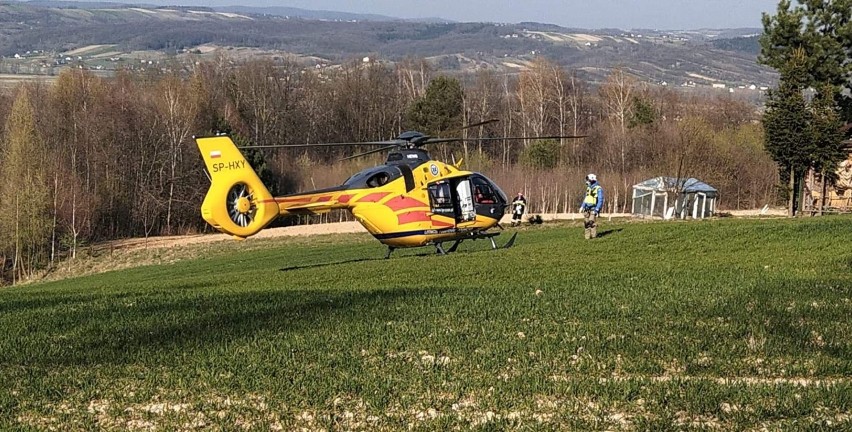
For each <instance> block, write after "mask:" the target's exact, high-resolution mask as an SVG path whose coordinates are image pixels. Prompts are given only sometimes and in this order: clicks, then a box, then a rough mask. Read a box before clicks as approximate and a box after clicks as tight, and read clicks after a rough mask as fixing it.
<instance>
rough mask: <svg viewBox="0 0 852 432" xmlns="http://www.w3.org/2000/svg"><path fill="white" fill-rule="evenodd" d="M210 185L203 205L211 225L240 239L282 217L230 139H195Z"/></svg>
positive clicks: (203, 213) (267, 191) (204, 212)
mask: <svg viewBox="0 0 852 432" xmlns="http://www.w3.org/2000/svg"><path fill="white" fill-rule="evenodd" d="M195 142H196V143H197V144H198V149H199V150H200V151H201V156H202V157H203V158H204V164H205V165H206V167H207V172H208V173H209V174H210V180H211V185H210V189H209V190H208V191H207V195H206V196H205V197H204V203H203V204H202V205H201V215H202V217H204V220H206V221H207V222H208V223H209V224H210V225H212V226H213V227H215V228H216V229H218V230H219V231H222V232H224V233H226V234H231V235H234V236H237V237H240V238H245V237H249V236H251V235H254V234H256V233H257V232H258V231H260V230H261V229H263V228H264V227H265V226H266V225H268V224H269V223H270V222H272V221H273V220H274V219H275V218H276V217H278V215H279V207H278V204H277V203H276V202H275V199H274V198H273V197H272V194H270V193H269V190H268V189H267V188H266V186H264V185H263V182H262V181H260V178H259V177H258V176H257V173H255V172H254V170H253V169H252V168H251V166H250V165H249V163H248V161H246V159H245V157H243V155H242V153H240V151H239V150H238V149H237V147H236V146H235V145H234V142H233V141H231V138H229V137H227V136H214V137H203V138H195Z"/></svg>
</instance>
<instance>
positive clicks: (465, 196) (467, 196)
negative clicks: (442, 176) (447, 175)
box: [450, 178, 476, 222]
mask: <svg viewBox="0 0 852 432" xmlns="http://www.w3.org/2000/svg"><path fill="white" fill-rule="evenodd" d="M450 181H451V182H453V181H457V183H456V197H457V198H458V208H459V213H458V215H456V221H458V222H469V221H472V220H474V219H476V208H475V207H474V206H473V194H472V193H471V191H470V179H469V178H459V179H452V180H450Z"/></svg>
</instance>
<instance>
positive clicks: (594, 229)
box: [589, 226, 598, 238]
mask: <svg viewBox="0 0 852 432" xmlns="http://www.w3.org/2000/svg"><path fill="white" fill-rule="evenodd" d="M589 233H590V236H589V238H597V237H598V227H596V226H593V227H591V228H590V229H589Z"/></svg>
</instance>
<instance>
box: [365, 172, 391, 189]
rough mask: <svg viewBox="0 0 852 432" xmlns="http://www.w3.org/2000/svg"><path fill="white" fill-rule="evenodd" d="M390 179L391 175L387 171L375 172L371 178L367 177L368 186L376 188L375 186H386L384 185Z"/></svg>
mask: <svg viewBox="0 0 852 432" xmlns="http://www.w3.org/2000/svg"><path fill="white" fill-rule="evenodd" d="M388 181H390V176H389V175H388V173H386V172H380V173H376V174H373V175H372V176H370V178H369V179H367V187H371V188H374V187H380V186H384V185H386V184H388Z"/></svg>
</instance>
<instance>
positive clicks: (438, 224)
mask: <svg viewBox="0 0 852 432" xmlns="http://www.w3.org/2000/svg"><path fill="white" fill-rule="evenodd" d="M432 226H434V227H436V228H445V227H451V226H453V224H451V223H446V222H443V221H439V220H435V219H432Z"/></svg>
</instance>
